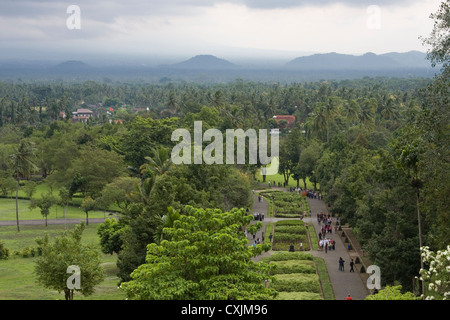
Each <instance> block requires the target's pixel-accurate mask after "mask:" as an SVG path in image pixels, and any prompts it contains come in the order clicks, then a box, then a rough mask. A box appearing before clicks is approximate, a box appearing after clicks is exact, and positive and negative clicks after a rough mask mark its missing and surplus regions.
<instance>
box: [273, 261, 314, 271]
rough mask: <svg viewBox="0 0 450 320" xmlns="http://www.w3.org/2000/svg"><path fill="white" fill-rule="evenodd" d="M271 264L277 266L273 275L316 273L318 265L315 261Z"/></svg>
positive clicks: (275, 262) (276, 262)
mask: <svg viewBox="0 0 450 320" xmlns="http://www.w3.org/2000/svg"><path fill="white" fill-rule="evenodd" d="M270 263H271V264H274V265H276V266H277V268H276V269H275V271H274V272H273V274H286V273H316V265H315V263H314V261H310V260H303V261H302V260H286V261H272V262H270Z"/></svg>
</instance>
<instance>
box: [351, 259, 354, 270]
mask: <svg viewBox="0 0 450 320" xmlns="http://www.w3.org/2000/svg"><path fill="white" fill-rule="evenodd" d="M354 265H355V264H354V263H353V259H352V261H350V272H355V270H353V266H354Z"/></svg>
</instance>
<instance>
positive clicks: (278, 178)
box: [256, 170, 319, 189]
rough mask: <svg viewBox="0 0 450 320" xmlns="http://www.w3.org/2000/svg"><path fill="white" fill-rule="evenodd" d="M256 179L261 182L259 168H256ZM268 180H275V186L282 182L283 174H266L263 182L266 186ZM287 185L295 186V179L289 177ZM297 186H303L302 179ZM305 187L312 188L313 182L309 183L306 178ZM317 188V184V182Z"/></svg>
mask: <svg viewBox="0 0 450 320" xmlns="http://www.w3.org/2000/svg"><path fill="white" fill-rule="evenodd" d="M256 180H257V181H258V182H259V183H262V176H261V173H260V171H259V170H258V173H257V175H256ZM269 180H270V181H275V183H276V185H277V186H278V183H281V184H283V183H284V177H283V175H282V174H280V173H277V174H275V175H271V176H266V183H265V184H266V185H267V187H268V182H269ZM271 185H272V186H273V183H271ZM288 186H289V187H293V188H295V187H297V181H296V180H294V179H293V178H292V177H291V178H289V183H288ZM299 186H300V188H303V187H304V184H303V180H300V182H299ZM306 187H307V188H308V189H314V184H313V183H311V182H310V181H309V179H308V178H307V179H306ZM317 188H319V184H317Z"/></svg>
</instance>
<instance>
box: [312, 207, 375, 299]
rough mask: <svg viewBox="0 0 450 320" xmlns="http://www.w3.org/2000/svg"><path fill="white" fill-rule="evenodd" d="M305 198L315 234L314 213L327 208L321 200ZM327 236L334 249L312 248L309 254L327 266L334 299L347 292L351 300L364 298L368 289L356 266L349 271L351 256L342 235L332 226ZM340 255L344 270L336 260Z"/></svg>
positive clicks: (340, 297) (318, 229)
mask: <svg viewBox="0 0 450 320" xmlns="http://www.w3.org/2000/svg"><path fill="white" fill-rule="evenodd" d="M307 200H308V204H309V208H310V209H311V212H312V215H311V220H312V224H313V225H314V229H315V230H316V234H319V232H320V231H321V226H319V224H318V222H317V216H316V215H317V213H320V212H323V213H328V208H327V206H326V205H325V203H324V202H323V201H322V200H318V199H307ZM308 219H309V218H308ZM305 220H306V219H305ZM333 227H334V223H333ZM327 238H332V239H333V240H335V241H336V247H335V250H331V251H330V250H328V251H327V252H326V253H325V251H323V250H312V251H311V254H313V255H314V256H317V257H321V258H323V259H324V261H325V263H326V265H327V268H328V275H329V276H330V281H331V283H332V286H333V291H334V295H335V298H336V300H345V298H347V296H348V295H349V294H350V296H351V297H352V299H353V300H364V298H365V297H366V296H367V295H368V294H369V291H368V289H367V287H366V284H365V283H364V282H363V280H362V278H361V276H360V274H359V273H358V271H357V270H358V268H354V270H355V272H350V265H349V264H350V259H351V257H350V254H349V251H348V250H347V246H346V244H345V243H344V241H343V239H342V237H340V236H339V234H336V233H334V228H333V233H331V234H327ZM340 257H342V259H344V261H345V263H344V271H340V270H339V263H338V261H339V258H340Z"/></svg>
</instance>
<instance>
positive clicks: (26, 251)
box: [14, 247, 42, 258]
mask: <svg viewBox="0 0 450 320" xmlns="http://www.w3.org/2000/svg"><path fill="white" fill-rule="evenodd" d="M14 255H15V256H20V257H22V258H30V257H37V256H40V255H42V248H40V247H25V248H23V249H21V250H15V251H14Z"/></svg>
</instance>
